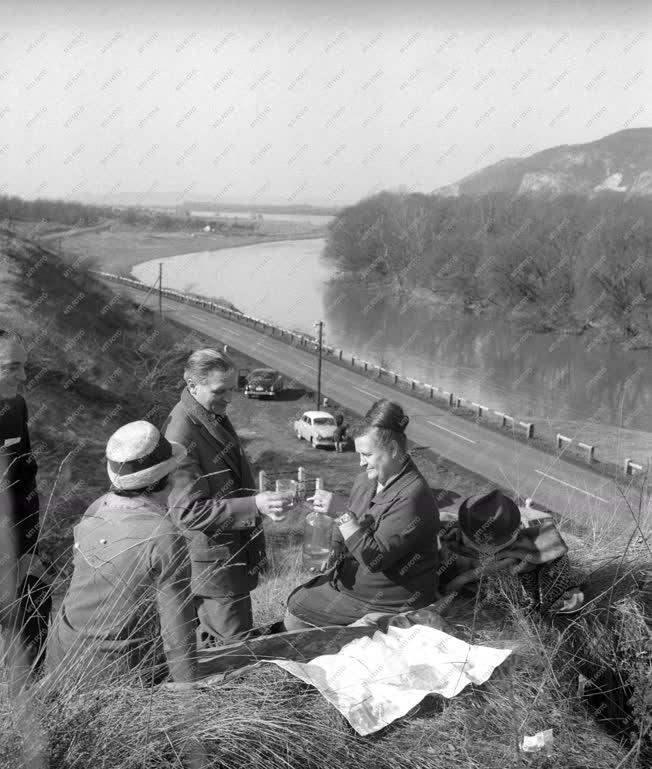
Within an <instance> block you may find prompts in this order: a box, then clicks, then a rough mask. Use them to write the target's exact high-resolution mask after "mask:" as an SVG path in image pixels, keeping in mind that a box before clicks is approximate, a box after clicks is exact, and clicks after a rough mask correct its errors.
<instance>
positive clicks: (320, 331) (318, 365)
mask: <svg viewBox="0 0 652 769" xmlns="http://www.w3.org/2000/svg"><path fill="white" fill-rule="evenodd" d="M315 326H319V357H318V358H317V409H318V410H319V409H320V408H321V345H322V337H323V332H324V321H323V320H318V321H317V323H315Z"/></svg>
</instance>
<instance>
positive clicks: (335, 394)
mask: <svg viewBox="0 0 652 769" xmlns="http://www.w3.org/2000/svg"><path fill="white" fill-rule="evenodd" d="M111 285H112V286H113V287H114V288H117V287H116V286H115V284H111ZM120 288H121V289H122V290H124V291H126V292H127V293H128V294H130V295H131V296H132V297H133V298H134V299H135V300H136V301H138V302H139V303H140V302H141V301H142V299H143V293H142V292H141V291H137V290H132V289H126V288H125V287H123V286H122V287H120ZM152 301H153V300H152V299H150V306H151V305H152ZM163 310H164V313H165V314H166V315H167V316H168V317H170V318H174V319H175V320H176V321H178V322H180V323H183V324H184V325H186V326H188V327H190V328H193V329H196V330H197V331H201V332H202V333H204V334H206V335H208V336H212V337H214V338H216V339H217V340H219V341H220V342H222V343H224V344H228V345H231V346H232V347H234V348H235V349H238V350H241V351H242V352H244V353H246V354H248V355H251V356H252V357H253V358H255V359H256V360H259V361H260V362H261V363H262V364H264V365H266V366H270V367H272V368H275V369H278V370H279V371H281V372H282V373H283V374H284V375H285V376H286V377H291V378H292V379H294V380H295V381H296V382H297V383H301V384H303V385H306V386H307V387H309V388H310V389H316V378H317V361H316V360H315V358H313V357H312V356H310V355H307V354H306V353H305V352H303V351H301V350H299V349H296V348H294V347H292V346H290V345H288V344H286V343H284V342H281V341H279V340H278V339H276V338H274V337H270V336H267V335H265V334H263V333H261V332H259V331H255V330H254V329H251V328H248V327H246V326H243V325H240V324H238V323H235V322H232V321H230V320H228V319H226V318H223V317H221V316H219V315H213V314H211V313H209V312H205V311H203V310H201V309H199V308H197V307H192V306H186V305H181V304H179V303H178V302H175V301H173V300H170V299H165V298H164V299H163ZM322 394H323V395H325V396H327V397H329V398H332V399H333V400H335V401H337V402H338V403H341V404H342V405H343V406H346V407H348V408H350V409H353V410H354V411H356V412H358V413H360V414H364V413H365V412H366V411H367V410H368V409H369V407H370V406H371V404H372V403H373V402H374V401H375V400H377V399H378V398H389V399H396V400H399V401H400V402H401V404H402V405H403V408H404V409H405V411H406V413H407V414H408V415H409V417H410V426H409V428H408V437H409V438H410V439H411V440H413V441H414V442H415V443H416V444H417V445H419V446H427V447H429V448H430V449H431V450H433V451H435V452H436V453H438V454H440V455H441V456H443V457H446V458H448V459H450V460H452V461H453V462H456V463H457V464H459V465H461V466H462V467H464V468H467V469H468V470H471V471H472V472H474V473H477V474H478V475H481V476H483V477H484V478H486V479H487V480H489V481H491V482H492V483H495V484H497V485H500V486H501V487H503V488H504V489H506V490H509V491H511V492H512V493H513V494H514V495H517V494H518V495H520V496H521V497H523V498H528V497H529V498H531V499H532V500H533V501H534V502H535V503H536V504H539V505H541V506H544V507H547V508H549V509H551V510H554V511H555V512H556V513H558V514H560V515H561V516H562V517H563V518H568V519H570V520H573V521H575V522H577V523H580V524H581V525H584V526H589V527H591V526H593V525H596V526H597V525H598V524H599V525H600V528H602V526H603V525H605V524H606V525H609V526H613V527H614V530H618V529H620V530H622V529H623V527H624V526H627V528H628V529H629V528H630V524H632V522H633V518H632V513H631V511H630V506H631V508H632V509H633V510H634V511H636V514H637V516H638V515H639V512H638V511H639V508H640V501H639V500H640V492H639V491H638V490H637V489H636V488H635V487H634V488H633V487H629V486H626V485H623V484H620V482H619V484H620V487H619V485H617V484H616V483H615V482H614V481H613V480H612V479H610V478H608V477H606V476H600V475H598V474H597V473H595V472H593V471H591V470H588V469H584V468H582V467H580V466H576V465H573V464H571V463H568V462H566V461H565V460H563V459H560V458H559V457H558V456H553V455H551V454H547V453H545V452H542V451H540V450H538V449H535V448H533V447H531V446H528V445H527V444H524V443H522V442H520V441H517V440H514V439H512V438H510V437H509V436H508V435H505V434H502V433H497V432H494V431H492V430H489V429H487V428H485V427H483V426H482V425H479V424H476V423H474V422H469V421H467V420H465V419H462V418H460V417H457V416H455V415H454V414H451V413H449V412H447V411H446V410H444V409H441V408H438V407H437V406H435V405H430V404H429V403H426V402H424V401H421V400H419V399H417V398H412V397H411V396H409V395H408V394H407V393H397V392H396V390H394V389H392V388H390V387H386V386H384V385H383V384H381V383H379V382H376V381H374V380H370V379H368V378H366V377H363V376H360V375H359V374H356V373H355V372H353V371H350V370H348V369H346V368H344V367H342V366H338V365H336V364H334V363H331V362H329V361H327V360H324V361H323V363H322ZM643 507H644V509H645V523H646V525H650V523H651V522H652V510H651V505H650V497H649V496H648V497H647V498H646V500H645V502H644V505H643Z"/></svg>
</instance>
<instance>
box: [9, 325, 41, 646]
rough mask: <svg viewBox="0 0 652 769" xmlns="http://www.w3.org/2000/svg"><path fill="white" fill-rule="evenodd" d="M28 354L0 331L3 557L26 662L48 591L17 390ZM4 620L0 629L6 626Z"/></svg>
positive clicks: (15, 336)
mask: <svg viewBox="0 0 652 769" xmlns="http://www.w3.org/2000/svg"><path fill="white" fill-rule="evenodd" d="M26 360H27V354H26V352H25V347H24V346H23V343H22V341H21V339H20V337H19V336H18V334H16V333H14V332H10V331H3V330H0V492H1V493H0V501H1V503H2V505H3V508H4V509H3V510H2V515H3V517H4V519H5V521H4V530H5V531H8V532H9V534H10V541H9V542H4V543H3V548H2V549H3V551H5V550H8V551H11V556H12V557H13V558H15V559H16V560H15V563H16V568H15V586H16V587H17V588H18V593H19V596H20V600H19V604H18V609H19V611H18V613H17V614H14V618H13V620H11V621H12V622H13V623H14V624H18V625H19V626H20V628H21V635H22V639H23V643H24V645H25V647H26V649H27V651H28V655H29V658H30V660H31V661H34V660H36V659H37V658H38V657H39V652H40V650H41V648H42V647H43V644H44V642H45V634H46V632H47V617H48V614H49V609H50V603H51V600H50V597H49V589H48V587H47V585H46V584H45V583H44V582H43V581H42V579H41V578H42V571H43V566H42V564H41V561H40V559H39V557H38V554H37V545H38V538H39V499H38V492H37V490H36V471H37V465H36V460H35V459H34V455H33V454H32V447H31V444H30V439H29V432H28V429H27V421H28V415H27V404H26V403H25V399H24V398H23V397H22V395H19V394H18V387H19V386H20V385H21V384H22V383H23V382H24V381H25V379H26V376H25V362H26ZM9 621H10V620H8V619H7V618H5V619H4V620H2V619H1V618H0V624H5V625H6V624H7V622H9Z"/></svg>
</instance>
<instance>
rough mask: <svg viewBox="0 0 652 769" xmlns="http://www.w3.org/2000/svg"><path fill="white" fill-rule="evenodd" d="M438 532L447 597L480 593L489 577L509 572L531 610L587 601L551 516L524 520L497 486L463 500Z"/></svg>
mask: <svg viewBox="0 0 652 769" xmlns="http://www.w3.org/2000/svg"><path fill="white" fill-rule="evenodd" d="M525 512H527V511H525ZM532 512H533V513H534V511H532ZM439 536H440V540H441V550H440V555H439V558H440V563H441V567H440V570H439V571H440V575H439V584H440V586H441V589H442V592H443V593H444V594H445V595H449V596H454V595H458V594H464V593H466V594H468V595H475V594H476V593H477V591H478V589H479V587H480V584H481V583H482V579H483V578H484V577H485V576H486V575H488V574H490V573H494V572H500V571H509V572H510V573H512V574H515V575H517V576H518V580H519V584H520V589H521V593H522V595H521V600H520V603H521V604H522V605H523V607H524V608H525V609H527V610H536V611H540V612H550V613H558V614H561V613H570V612H574V611H577V610H578V609H579V608H580V607H581V606H582V604H583V602H584V595H583V593H582V592H581V591H580V589H579V587H578V586H577V579H576V576H575V575H574V574H573V572H572V570H571V566H570V562H569V560H568V556H567V555H566V554H567V552H568V547H567V546H566V543H565V542H564V540H563V539H562V537H561V535H560V533H559V532H558V531H557V527H556V526H555V524H554V521H553V520H552V518H551V517H550V516H548V515H545V514H543V513H542V514H540V515H534V514H533V515H532V516H528V519H527V520H526V519H524V517H523V516H521V511H520V510H519V508H518V505H517V504H516V503H515V502H514V501H513V500H512V499H510V498H509V497H508V496H506V495H504V494H503V493H502V492H501V491H500V490H498V489H496V490H494V491H492V492H490V493H489V494H483V495H478V496H476V497H469V498H468V499H466V500H464V502H462V504H461V505H460V508H459V511H458V515H457V519H456V520H454V521H452V522H450V523H448V524H444V526H443V528H442V529H441V531H440V533H439Z"/></svg>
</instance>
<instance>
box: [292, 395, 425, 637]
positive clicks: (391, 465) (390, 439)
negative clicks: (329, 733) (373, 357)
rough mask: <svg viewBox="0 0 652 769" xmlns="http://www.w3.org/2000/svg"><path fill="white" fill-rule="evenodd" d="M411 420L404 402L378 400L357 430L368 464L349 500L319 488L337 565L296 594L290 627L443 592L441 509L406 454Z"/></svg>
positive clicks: (317, 500) (389, 608)
mask: <svg viewBox="0 0 652 769" xmlns="http://www.w3.org/2000/svg"><path fill="white" fill-rule="evenodd" d="M408 422H409V418H408V417H407V416H406V415H405V414H404V413H403V409H402V408H401V406H400V405H399V404H398V403H393V402H391V401H387V400H379V401H376V403H374V405H373V406H372V407H371V409H370V411H369V412H368V413H367V415H366V417H365V419H364V422H363V424H362V425H361V427H360V429H359V430H357V431H356V437H355V450H356V451H357V452H358V453H359V454H360V466H361V467H362V468H363V470H362V472H361V473H360V474H359V475H358V477H357V478H356V480H355V482H354V484H353V488H352V490H351V495H350V497H349V500H348V503H346V501H345V499H344V498H341V497H338V496H336V495H334V494H333V493H331V492H329V491H326V490H318V491H316V492H315V496H314V509H315V510H316V511H318V512H321V513H324V514H326V515H328V516H330V517H331V518H333V519H334V521H335V527H334V536H333V542H332V546H331V556H330V558H329V564H333V565H332V566H331V568H330V569H328V570H327V571H326V572H325V573H323V574H320V575H319V576H317V577H315V578H314V579H311V580H310V581H309V582H307V583H305V584H304V585H301V586H300V587H298V588H296V590H294V592H293V593H292V594H291V595H290V597H289V599H288V613H287V615H286V618H285V627H286V628H287V629H288V630H297V629H300V628H305V627H326V626H328V625H348V624H350V623H351V622H354V621H355V620H358V619H360V618H361V617H363V616H364V615H365V614H368V613H370V612H381V613H384V614H398V613H400V612H404V611H407V610H410V609H418V608H421V607H424V606H427V605H429V604H430V603H432V602H433V601H434V600H435V598H436V597H437V566H438V554H437V531H438V530H439V515H438V510H437V504H436V502H435V498H434V495H433V493H432V491H431V490H430V487H429V485H428V483H427V482H426V480H425V478H424V477H423V476H422V475H421V473H420V472H419V470H418V469H417V467H416V465H415V464H414V462H413V461H412V459H411V458H410V456H409V454H408V453H407V439H406V436H405V428H406V427H407V424H408Z"/></svg>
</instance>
